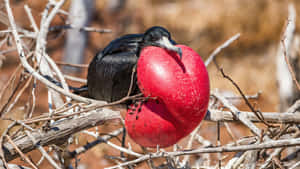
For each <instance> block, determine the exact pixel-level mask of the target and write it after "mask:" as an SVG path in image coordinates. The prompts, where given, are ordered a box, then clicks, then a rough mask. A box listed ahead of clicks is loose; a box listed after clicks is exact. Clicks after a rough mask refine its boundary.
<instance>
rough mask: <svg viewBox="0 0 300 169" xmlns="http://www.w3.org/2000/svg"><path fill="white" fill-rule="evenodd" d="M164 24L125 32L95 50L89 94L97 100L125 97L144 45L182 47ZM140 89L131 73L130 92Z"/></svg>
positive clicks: (169, 48)
mask: <svg viewBox="0 0 300 169" xmlns="http://www.w3.org/2000/svg"><path fill="white" fill-rule="evenodd" d="M175 45H176V42H175V41H173V40H172V39H171V35H170V33H169V32H168V30H166V29H165V28H163V27H159V26H154V27H151V28H150V29H148V30H147V31H146V32H145V33H143V34H129V35H124V36H122V37H120V38H118V39H115V40H113V41H111V42H110V43H109V44H108V45H107V46H106V47H105V48H104V50H103V51H101V52H99V53H97V54H96V56H95V57H94V58H93V60H92V61H91V63H90V65H89V68H88V76H87V88H88V95H89V97H92V98H94V99H97V100H105V101H108V102H113V101H116V100H119V99H121V98H123V97H125V96H126V95H127V93H128V90H129V88H130V82H131V76H132V71H133V68H134V67H135V65H136V63H137V60H138V57H139V54H140V51H141V50H142V49H143V48H144V47H147V46H157V47H161V48H165V49H167V50H170V51H175V52H177V53H178V54H179V55H180V57H181V55H182V53H181V49H180V48H179V47H176V46H175ZM138 92H139V89H138V87H137V83H136V76H134V81H133V86H132V92H131V94H137V93H138Z"/></svg>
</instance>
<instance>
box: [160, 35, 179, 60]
mask: <svg viewBox="0 0 300 169" xmlns="http://www.w3.org/2000/svg"><path fill="white" fill-rule="evenodd" d="M157 43H158V46H159V47H162V48H165V49H167V50H170V51H174V52H176V53H178V55H179V56H180V60H181V59H182V51H181V48H180V47H177V46H175V45H174V44H172V43H171V41H170V40H169V39H168V38H167V37H162V38H161V39H160V40H159V41H158V42H157Z"/></svg>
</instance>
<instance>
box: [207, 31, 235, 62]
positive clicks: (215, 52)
mask: <svg viewBox="0 0 300 169" xmlns="http://www.w3.org/2000/svg"><path fill="white" fill-rule="evenodd" d="M239 37H240V33H237V34H235V35H234V36H232V37H231V38H230V39H228V40H227V41H225V42H224V43H223V44H222V45H220V46H219V47H217V48H216V49H215V50H214V51H213V53H212V54H210V55H209V57H208V58H207V59H206V61H205V66H206V67H207V66H208V65H209V63H210V62H211V61H212V60H214V58H215V56H216V55H217V54H219V53H220V52H221V51H222V49H224V48H226V47H228V46H229V45H230V44H231V43H232V42H233V41H235V40H237V39H238V38H239Z"/></svg>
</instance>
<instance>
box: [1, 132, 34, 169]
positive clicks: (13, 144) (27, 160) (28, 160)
mask: <svg viewBox="0 0 300 169" xmlns="http://www.w3.org/2000/svg"><path fill="white" fill-rule="evenodd" d="M6 138H7V140H8V142H9V143H10V144H11V145H12V146H13V147H14V148H15V150H16V151H17V152H18V153H19V154H20V156H21V158H22V159H24V160H25V161H26V162H27V163H28V164H29V165H31V167H33V168H34V169H38V168H37V166H35V164H33V163H32V162H31V160H30V159H29V158H28V157H27V156H26V155H25V154H24V153H23V152H22V151H21V150H20V149H19V148H18V146H17V145H16V144H15V143H14V141H13V140H12V139H11V138H10V137H9V136H8V135H6Z"/></svg>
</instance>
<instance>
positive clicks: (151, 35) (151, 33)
mask: <svg viewBox="0 0 300 169" xmlns="http://www.w3.org/2000/svg"><path fill="white" fill-rule="evenodd" d="M143 43H144V46H157V47H161V48H164V49H167V50H170V51H174V52H176V53H178V55H179V56H180V59H181V57H182V51H181V48H179V47H177V46H175V45H176V43H175V42H174V41H173V40H172V39H171V34H170V32H169V31H168V30H166V29H165V28H163V27H160V26H154V27H151V28H149V29H148V30H147V31H146V32H145V33H144V37H143Z"/></svg>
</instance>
